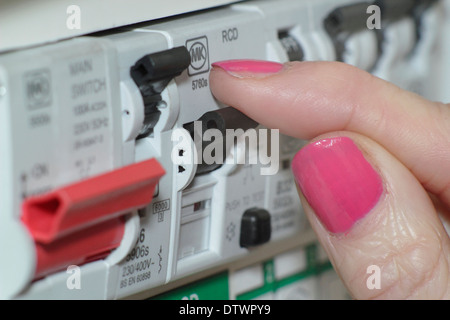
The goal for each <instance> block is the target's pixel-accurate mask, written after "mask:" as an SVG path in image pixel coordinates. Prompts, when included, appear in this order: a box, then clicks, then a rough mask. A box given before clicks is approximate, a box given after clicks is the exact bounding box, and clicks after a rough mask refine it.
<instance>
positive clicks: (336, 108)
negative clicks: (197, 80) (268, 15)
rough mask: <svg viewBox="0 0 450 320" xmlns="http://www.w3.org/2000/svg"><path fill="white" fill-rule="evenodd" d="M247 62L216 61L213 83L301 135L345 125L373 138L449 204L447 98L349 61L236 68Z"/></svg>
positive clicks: (259, 117)
mask: <svg viewBox="0 0 450 320" xmlns="http://www.w3.org/2000/svg"><path fill="white" fill-rule="evenodd" d="M242 61H244V62H245V60H241V62H240V61H234V62H231V63H226V62H222V63H216V64H213V69H212V70H211V74H210V85H211V90H212V93H213V94H214V96H215V97H216V98H217V99H218V100H220V101H221V102H223V103H225V104H227V105H230V106H233V107H235V108H237V109H239V110H240V111H242V112H243V113H245V114H246V115H247V116H249V117H251V118H253V119H254V120H256V121H258V122H259V123H261V124H263V125H265V126H267V127H269V128H277V129H280V131H281V132H282V133H284V134H287V135H290V136H293V137H297V138H300V139H311V138H313V137H315V136H318V135H320V134H324V133H327V132H331V131H341V130H344V131H353V132H357V133H360V134H362V135H365V136H367V137H370V138H371V139H372V140H374V141H376V142H378V143H379V144H380V145H382V146H384V147H385V148H386V149H387V150H389V151H390V152H391V153H392V154H393V155H394V156H396V157H397V158H398V159H399V160H400V161H401V162H402V163H403V164H405V165H406V166H407V167H408V168H409V169H410V170H411V171H412V172H413V174H414V175H415V176H416V177H417V178H418V179H419V181H420V182H421V183H422V184H423V185H424V187H425V188H426V189H427V190H428V191H430V192H432V193H434V194H436V195H437V196H439V197H440V198H441V200H442V201H443V202H444V203H445V204H446V205H447V206H450V151H449V150H450V138H449V137H450V107H449V106H448V105H445V104H442V103H438V102H431V101H428V100H426V99H424V98H422V97H420V96H418V95H416V94H414V93H411V92H408V91H404V90H402V89H400V88H398V87H396V86H394V85H393V84H391V83H389V82H386V81H384V80H382V79H379V78H376V77H374V76H372V75H371V74H369V73H367V72H365V71H362V70H360V69H357V68H355V67H352V66H350V65H347V64H344V63H339V62H294V63H288V64H286V65H284V66H283V67H280V68H278V69H277V68H272V69H273V70H276V71H277V72H274V73H270V74H269V73H267V72H265V73H264V74H261V73H258V70H248V69H247V70H245V73H242V72H241V71H240V69H239V68H236V64H239V63H244V62H242ZM233 64H234V66H233ZM261 64H264V62H261ZM256 65H258V63H254V64H252V67H253V68H255V67H256ZM254 71H255V72H254Z"/></svg>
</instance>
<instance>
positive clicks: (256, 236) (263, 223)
mask: <svg viewBox="0 0 450 320" xmlns="http://www.w3.org/2000/svg"><path fill="white" fill-rule="evenodd" d="M271 229H272V228H271V224H270V213H269V212H268V211H267V210H265V209H261V208H251V209H248V210H246V211H245V212H244V214H243V215H242V220H241V236H240V246H241V247H243V248H248V247H254V246H257V245H261V244H263V243H266V242H268V241H269V240H270V235H271Z"/></svg>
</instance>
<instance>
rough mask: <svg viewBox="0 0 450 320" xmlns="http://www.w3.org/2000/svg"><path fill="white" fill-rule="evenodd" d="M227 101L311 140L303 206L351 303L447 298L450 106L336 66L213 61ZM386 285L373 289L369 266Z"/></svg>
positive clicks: (296, 162)
mask: <svg viewBox="0 0 450 320" xmlns="http://www.w3.org/2000/svg"><path fill="white" fill-rule="evenodd" d="M210 87H211V91H212V93H213V95H214V96H215V98H216V99H217V100H219V101H220V102H222V103H224V104H226V105H229V106H232V107H235V108H237V109H238V110H240V111H241V112H243V113H244V114H246V115H247V116H249V117H251V118H253V119H254V120H256V121H258V122H259V123H261V124H263V125H264V126H266V127H268V128H273V129H279V130H280V132H281V133H284V134H286V135H289V136H292V137H295V138H299V139H304V140H309V142H308V144H307V145H306V146H305V147H303V148H302V149H301V150H300V151H299V152H298V153H297V154H296V155H295V157H294V159H293V161H292V171H293V175H294V178H295V180H296V183H297V186H298V190H299V195H300V198H301V200H302V205H303V207H304V210H305V212H306V215H307V216H308V218H309V220H310V223H311V226H312V228H313V229H314V231H315V233H316V235H317V237H318V239H319V241H320V243H321V244H322V246H323V247H324V249H325V250H326V251H327V253H328V256H329V258H330V260H331V262H332V264H333V266H334V267H335V270H336V271H337V273H338V274H339V275H340V277H341V279H342V281H343V283H344V284H345V286H346V287H347V289H348V291H349V292H350V294H351V295H352V296H353V297H354V298H355V299H449V298H450V265H449V263H450V241H449V237H448V234H447V232H446V230H445V228H444V227H443V224H442V221H441V219H447V218H448V217H450V210H449V208H450V105H446V104H443V103H439V102H432V101H428V100H426V99H424V98H422V97H420V96H419V95H416V94H414V93H411V92H408V91H405V90H402V89H400V88H398V87H397V86H395V85H393V84H391V83H389V82H387V81H384V80H382V79H379V78H376V77H374V76H373V75H371V74H369V73H367V72H365V71H362V70H360V69H357V68H355V67H352V66H350V65H347V64H344V63H340V62H290V63H286V64H278V63H274V62H267V61H253V60H230V61H221V62H217V63H214V64H213V68H212V70H211V73H210ZM370 266H376V267H377V268H379V270H380V279H381V281H380V284H379V286H378V287H376V288H373V287H371V286H369V285H368V282H367V281H368V276H369V275H370V274H368V267H370Z"/></svg>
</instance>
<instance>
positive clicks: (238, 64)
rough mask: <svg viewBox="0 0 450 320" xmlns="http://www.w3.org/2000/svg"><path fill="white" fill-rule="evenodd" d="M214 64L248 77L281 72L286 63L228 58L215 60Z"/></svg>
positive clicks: (237, 75) (237, 74) (230, 72)
mask: <svg viewBox="0 0 450 320" xmlns="http://www.w3.org/2000/svg"><path fill="white" fill-rule="evenodd" d="M212 66H213V67H219V68H221V69H223V70H225V71H226V72H228V73H229V74H231V75H233V76H236V77H239V78H248V77H261V76H265V75H270V74H274V73H277V72H280V71H281V70H282V69H283V66H284V65H283V64H281V63H278V62H273V61H264V60H226V61H219V62H215V63H213V64H212Z"/></svg>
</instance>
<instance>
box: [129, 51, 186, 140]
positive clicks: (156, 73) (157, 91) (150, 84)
mask: <svg viewBox="0 0 450 320" xmlns="http://www.w3.org/2000/svg"><path fill="white" fill-rule="evenodd" d="M190 63H191V56H190V54H189V51H188V50H187V49H186V47H176V48H172V49H169V50H165V51H160V52H156V53H151V54H147V55H145V56H143V57H142V58H141V59H139V60H138V61H137V62H136V63H135V64H134V66H132V67H131V69H130V75H131V78H132V79H133V80H134V82H135V83H136V85H137V86H138V88H139V90H140V92H141V95H142V99H143V101H144V126H143V128H142V130H141V133H140V134H139V136H138V137H137V139H140V138H145V137H147V136H148V135H150V134H151V133H152V132H153V128H154V127H155V125H156V123H157V122H158V120H159V116H160V114H161V112H160V111H159V110H158V105H159V104H160V103H161V102H162V98H161V92H162V91H163V90H164V89H165V88H166V86H167V85H168V84H169V82H170V81H171V80H172V79H173V78H174V77H176V76H179V75H180V74H181V73H182V72H183V71H184V70H185V69H187V67H188V66H189V64H190Z"/></svg>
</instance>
